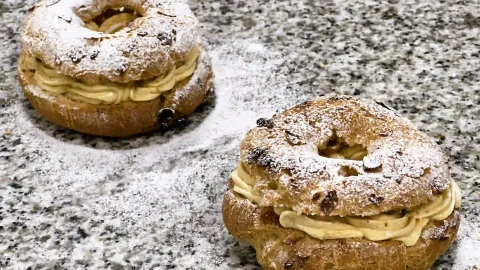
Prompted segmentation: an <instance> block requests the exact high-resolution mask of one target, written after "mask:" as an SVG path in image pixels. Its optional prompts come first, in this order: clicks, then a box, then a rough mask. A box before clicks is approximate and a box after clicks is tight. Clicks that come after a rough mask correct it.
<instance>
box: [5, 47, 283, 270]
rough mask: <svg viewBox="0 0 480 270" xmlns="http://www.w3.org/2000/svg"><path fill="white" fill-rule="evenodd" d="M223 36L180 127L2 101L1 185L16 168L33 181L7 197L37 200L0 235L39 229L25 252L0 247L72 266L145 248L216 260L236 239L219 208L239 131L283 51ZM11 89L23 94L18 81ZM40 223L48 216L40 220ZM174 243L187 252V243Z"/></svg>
mask: <svg viewBox="0 0 480 270" xmlns="http://www.w3.org/2000/svg"><path fill="white" fill-rule="evenodd" d="M223 44H224V45H219V46H216V47H213V48H211V50H210V56H211V58H212V64H213V68H214V70H215V94H214V97H212V98H211V99H210V101H209V104H208V105H207V106H205V107H204V108H203V109H202V110H200V112H198V113H195V114H194V115H193V116H192V117H190V118H189V122H190V123H189V124H188V125H187V126H186V127H184V128H177V129H175V130H173V131H170V132H167V133H165V134H160V133H158V134H154V135H150V136H142V137H138V138H133V139H128V140H108V139H101V138H93V137H89V136H82V135H79V134H77V133H75V132H70V131H67V130H63V129H60V128H58V127H55V126H53V125H51V124H48V123H47V122H46V121H44V120H43V119H42V118H40V117H39V116H38V115H37V114H36V113H35V112H34V111H33V109H32V108H31V107H30V106H29V105H28V103H27V101H26V100H25V99H24V98H20V100H22V102H16V103H15V104H14V105H12V106H10V107H7V112H6V113H7V114H8V115H9V117H11V119H14V120H13V121H7V122H5V123H3V122H2V124H1V125H0V132H1V131H2V130H4V129H10V130H12V132H13V134H15V136H19V138H20V139H21V144H19V145H18V146H17V147H16V149H15V153H14V157H12V159H11V162H8V163H1V162H2V161H0V169H2V170H3V171H4V175H3V176H2V178H5V179H9V180H6V182H2V184H1V188H4V189H6V190H9V192H14V191H15V190H14V189H12V188H11V187H10V185H11V184H12V181H13V180H11V179H22V180H21V182H22V185H23V187H24V188H31V189H32V192H31V193H30V194H28V195H26V196H20V197H16V196H13V195H12V196H10V195H9V196H8V198H10V197H11V199H12V200H14V201H12V203H11V206H10V207H15V208H16V207H18V206H17V205H18V203H19V201H18V200H20V201H22V202H24V205H23V206H22V209H25V210H26V211H33V209H41V210H38V211H39V212H36V213H34V214H29V215H28V216H26V217H22V218H21V220H22V222H24V223H25V224H26V225H27V229H25V230H24V231H22V232H21V233H18V234H15V236H13V235H12V234H6V233H1V232H0V235H2V237H4V242H7V240H8V239H10V238H13V237H15V239H17V240H18V239H23V240H21V241H20V242H19V250H20V249H27V248H32V247H33V246H32V244H29V242H28V241H24V240H25V239H37V240H35V241H37V242H38V241H39V240H38V239H40V238H42V237H45V239H46V238H47V237H48V240H46V242H45V243H43V242H42V243H41V244H40V245H37V246H36V247H35V249H36V250H37V252H35V253H31V252H27V253H23V252H17V251H11V250H6V251H5V252H4V255H3V256H7V257H10V258H12V259H15V260H16V261H17V262H18V266H19V267H20V268H22V267H25V268H26V267H28V266H29V265H30V264H31V263H44V264H43V266H44V267H51V266H53V265H55V264H59V263H61V262H62V260H66V261H67V264H66V265H68V266H70V268H75V266H76V267H79V265H81V264H82V262H89V263H90V264H92V263H93V264H94V266H93V268H97V269H98V268H103V267H105V265H106V264H107V263H110V264H115V265H123V266H126V265H129V264H131V263H134V262H137V263H138V262H143V263H146V265H149V264H148V261H149V260H151V261H153V262H164V261H168V260H171V261H172V263H175V264H177V265H182V267H189V266H191V267H195V265H196V264H197V263H199V262H201V264H202V265H217V266H222V268H223V267H226V265H228V261H226V260H225V259H224V257H223V255H222V254H223V253H224V252H225V250H226V247H227V246H231V245H233V244H234V243H235V241H234V240H233V239H232V238H231V237H230V236H229V235H228V233H227V232H226V230H225V229H224V226H223V221H222V216H221V211H220V206H221V201H222V199H223V194H224V192H225V190H226V182H227V177H228V174H229V173H230V172H231V170H232V169H233V168H234V167H235V165H236V164H237V162H238V154H239V150H238V149H239V143H240V140H241V139H242V138H243V137H244V136H245V133H246V131H247V130H248V129H249V128H251V127H252V126H254V125H255V121H256V119H257V118H259V117H260V116H269V115H272V114H273V113H274V111H275V110H276V109H277V104H276V103H275V102H269V100H270V99H272V95H271V93H272V89H282V85H281V84H282V83H284V81H283V80H282V78H273V77H274V76H275V73H274V71H275V69H277V68H278V67H279V66H280V65H281V63H282V61H283V60H282V57H281V55H280V54H278V53H276V52H273V51H270V50H268V49H267V48H265V47H264V46H263V45H261V44H258V43H255V42H253V41H250V40H246V41H245V42H240V43H239V42H238V41H235V43H233V42H230V41H225V42H224V43H223ZM15 91H17V92H18V93H19V97H22V95H21V94H20V92H21V89H20V88H19V87H18V86H17V88H16V89H15ZM282 91H283V90H279V91H278V94H279V95H283V92H282ZM275 98H278V97H274V98H273V99H275ZM6 201H7V200H5V201H3V203H7V202H6ZM13 202H15V203H13ZM43 209H52V210H51V211H52V214H48V213H47V212H44V211H45V210H43ZM12 217H13V216H12ZM72 219H73V220H75V222H70V220H72ZM1 223H2V224H5V223H8V220H3V221H2V222H1ZM46 224H50V226H49V227H47V228H45V229H38V228H39V227H42V228H43V226H47V225H46ZM35 227H36V228H37V229H34V228H35ZM79 230H81V231H82V232H84V233H85V235H87V236H86V238H85V239H84V240H82V241H81V242H80V243H78V244H77V243H75V244H72V242H71V241H74V240H71V241H70V240H68V237H73V238H74V239H76V237H78V235H79ZM56 231H58V232H59V234H56V233H55V232H56ZM81 234H83V233H81ZM42 239H43V238H42ZM116 239H118V240H119V241H118V242H117V241H115V240H116ZM35 241H34V242H32V243H37V242H35ZM184 246H192V248H190V249H193V250H195V252H193V253H190V252H189V253H185V252H186V251H185V248H184ZM190 249H188V250H190ZM178 253H182V255H178ZM183 253H185V254H183ZM169 254H170V255H169ZM172 254H176V255H172ZM65 258H67V259H65ZM103 258H106V260H103ZM232 260H235V259H232ZM47 261H48V263H47ZM127 261H128V262H127ZM153 262H151V264H150V265H153V266H154V263H153Z"/></svg>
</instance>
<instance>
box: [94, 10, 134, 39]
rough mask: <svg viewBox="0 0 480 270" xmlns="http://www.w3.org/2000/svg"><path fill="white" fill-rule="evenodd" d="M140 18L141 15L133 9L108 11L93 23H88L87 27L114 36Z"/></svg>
mask: <svg viewBox="0 0 480 270" xmlns="http://www.w3.org/2000/svg"><path fill="white" fill-rule="evenodd" d="M139 17H141V15H140V14H139V13H138V12H136V11H135V10H133V9H129V8H119V9H107V10H105V11H104V12H103V13H102V14H100V15H99V16H98V17H96V18H95V19H93V20H92V21H90V22H88V23H86V25H85V27H87V28H88V29H90V30H93V31H97V32H102V33H105V34H114V33H116V32H118V31H120V30H122V29H123V28H125V27H127V26H128V25H129V24H130V23H131V22H133V21H134V20H135V19H137V18H139Z"/></svg>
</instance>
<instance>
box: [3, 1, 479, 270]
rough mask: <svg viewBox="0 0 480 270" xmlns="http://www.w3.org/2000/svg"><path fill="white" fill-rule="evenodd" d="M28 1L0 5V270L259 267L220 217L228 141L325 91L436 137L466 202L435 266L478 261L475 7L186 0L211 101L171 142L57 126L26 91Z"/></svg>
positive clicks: (230, 149) (229, 162)
mask: <svg viewBox="0 0 480 270" xmlns="http://www.w3.org/2000/svg"><path fill="white" fill-rule="evenodd" d="M34 2H35V1H34V0H25V1H22V0H3V1H1V2H0V16H1V20H0V42H1V44H2V47H1V50H0V56H1V59H2V61H1V64H0V268H6V269H105V268H107V269H259V266H258V265H257V264H256V262H255V254H254V251H253V249H252V248H250V247H248V245H246V244H242V243H239V242H237V241H236V240H234V239H233V238H232V237H231V236H230V235H229V234H228V232H227V231H226V230H225V228H224V226H223V223H222V217H221V212H220V211H221V201H222V196H223V193H224V192H225V190H226V183H227V178H228V176H229V173H230V172H231V171H232V169H233V168H234V167H235V165H236V162H237V160H238V146H239V142H240V140H241V139H242V137H243V136H244V135H245V133H246V131H247V130H248V128H250V127H252V126H253V125H254V124H255V120H256V119H257V118H258V117H261V116H270V115H271V114H273V113H275V112H276V111H279V110H283V109H285V108H288V107H290V106H292V105H294V104H297V103H300V102H302V101H305V100H308V99H312V98H315V97H318V96H320V95H325V94H329V93H334V92H336V93H342V94H351V95H356V96H362V97H368V98H372V99H375V100H377V101H381V102H383V103H385V104H387V105H389V106H390V107H392V108H394V109H396V110H398V111H399V112H401V113H402V114H404V115H405V116H406V117H408V118H409V119H411V120H412V121H413V122H414V123H415V124H417V125H418V126H419V128H420V129H421V130H423V131H424V132H426V133H428V134H430V135H431V136H433V137H434V138H435V139H436V141H437V143H438V144H439V145H441V147H442V148H443V150H444V151H445V153H446V154H447V155H448V156H449V157H450V165H451V172H452V175H453V178H454V179H455V180H456V181H457V183H458V184H459V186H460V187H461V189H462V190H463V206H462V223H461V227H460V232H459V236H458V240H457V241H456V243H455V244H454V245H453V246H452V247H451V248H450V250H449V251H448V252H447V253H446V254H445V255H443V256H442V257H441V258H440V259H439V260H438V261H437V263H436V264H435V266H434V267H433V268H434V269H478V268H475V267H478V266H480V251H479V250H480V229H479V225H478V224H480V223H479V222H480V216H479V212H480V206H479V201H480V198H479V196H480V194H479V192H480V191H479V186H480V173H479V169H480V136H479V130H480V84H479V80H480V78H479V74H480V72H479V68H480V57H479V55H480V39H479V37H478V36H479V31H480V4H479V3H478V1H439V0H437V1H398V0H388V1H353V0H352V1H341V0H338V1H334V0H327V1H308V0H304V1H260V0H259V1H253V0H248V1H240V0H235V1H232V0H221V1H213V0H206V1H194V2H192V3H191V7H192V9H193V10H194V12H195V13H196V15H197V16H198V18H199V20H200V21H201V23H202V25H203V27H204V29H205V31H206V37H207V39H208V41H209V46H210V51H211V55H212V58H213V64H214V69H215V73H216V81H215V82H216V89H215V90H216V93H215V96H212V97H211V98H210V100H209V102H208V104H206V105H205V106H203V107H202V108H201V109H200V110H199V111H198V112H196V113H195V114H194V115H193V116H192V117H190V118H189V119H188V120H187V121H186V122H184V123H182V124H179V125H177V126H176V127H175V128H174V129H173V130H171V131H169V132H164V133H161V132H158V133H155V134H151V135H148V136H142V137H137V138H133V139H117V140H114V139H102V138H96V137H92V136H85V135H80V134H77V133H75V132H72V131H68V130H65V129H62V128H59V127H57V126H54V125H52V124H50V123H48V122H46V121H45V120H42V119H41V118H40V117H39V116H38V115H37V114H36V113H35V111H34V110H33V109H32V107H31V106H30V105H29V104H28V102H27V101H26V100H25V98H24V97H23V95H22V93H21V89H20V87H19V85H18V81H17V76H16V71H15V70H16V65H17V57H18V52H19V49H20V44H19V40H20V33H21V28H22V22H23V20H24V18H25V15H26V14H27V9H28V8H29V7H30V6H31V5H32V4H33V3H34Z"/></svg>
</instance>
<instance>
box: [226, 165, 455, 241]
mask: <svg viewBox="0 0 480 270" xmlns="http://www.w3.org/2000/svg"><path fill="white" fill-rule="evenodd" d="M231 178H232V180H233V183H234V186H233V191H234V192H236V193H238V194H241V195H242V196H244V197H245V198H247V199H248V200H250V201H252V202H254V203H256V204H259V203H260V201H261V198H262V197H261V194H259V193H258V191H256V190H255V189H254V186H255V183H256V182H255V180H254V179H253V178H252V177H251V176H250V175H249V174H248V173H247V172H246V170H245V169H244V168H243V166H242V164H240V165H239V166H238V167H237V169H236V170H235V171H234V172H233V173H232V175H231ZM460 206H461V192H460V189H459V187H458V186H457V184H456V183H455V182H454V181H452V184H451V186H450V187H449V188H448V189H447V190H445V192H443V193H442V194H441V195H438V196H437V197H436V199H435V200H434V201H432V202H430V203H427V204H425V205H422V206H420V207H417V208H414V209H410V210H406V211H402V212H394V213H384V214H379V215H375V216H369V217H320V216H307V215H303V214H298V213H296V212H294V211H292V210H291V209H287V208H283V207H275V208H274V210H275V213H276V214H277V215H279V219H280V224H281V225H282V226H283V227H284V228H293V229H297V230H300V231H303V232H305V233H307V234H308V235H310V236H311V237H314V238H317V239H320V240H323V239H342V238H366V239H368V240H372V241H382V240H397V241H401V242H402V243H403V244H405V245H406V246H413V245H415V243H416V242H417V241H418V239H419V238H420V235H421V232H422V230H423V228H424V227H425V226H426V225H427V223H428V222H429V221H430V220H444V219H446V218H447V217H448V216H450V214H451V213H452V212H453V209H454V208H459V207H460Z"/></svg>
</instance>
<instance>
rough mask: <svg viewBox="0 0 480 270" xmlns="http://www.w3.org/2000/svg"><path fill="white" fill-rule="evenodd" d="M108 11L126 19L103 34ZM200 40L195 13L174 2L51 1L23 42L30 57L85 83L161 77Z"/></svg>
mask: <svg viewBox="0 0 480 270" xmlns="http://www.w3.org/2000/svg"><path fill="white" fill-rule="evenodd" d="M107 10H120V11H122V12H123V14H121V15H118V16H116V17H115V18H114V19H111V20H110V21H109V22H108V23H107V21H105V23H107V24H109V25H108V27H103V28H105V29H102V25H101V24H100V23H99V21H98V18H99V17H100V16H101V15H102V14H103V13H104V12H105V11H107ZM124 11H129V12H124ZM102 23H103V22H102ZM125 26H128V27H125ZM107 28H109V29H107ZM200 41H201V39H200V33H199V27H198V21H197V19H196V18H195V16H194V15H193V13H192V11H191V10H190V9H189V8H188V5H187V4H186V3H184V2H183V1H173V0H149V1H144V0H75V1H67V0H47V1H43V2H41V3H39V4H37V5H36V6H35V7H34V8H33V9H32V11H31V14H30V15H29V16H28V18H27V21H26V23H25V30H24V34H23V37H22V43H23V49H24V50H26V51H27V52H28V55H31V56H33V57H35V58H36V59H37V60H38V61H40V62H41V63H42V64H44V65H46V66H48V67H49V68H52V69H54V70H55V71H56V72H58V73H60V74H62V75H65V76H68V77H71V78H73V79H77V80H81V81H82V82H85V83H87V84H95V83H96V84H98V83H104V82H105V81H108V82H113V83H123V84H124V83H129V82H133V81H139V80H148V79H152V78H155V77H157V76H161V75H162V74H165V73H166V72H168V71H169V70H171V69H172V68H173V67H174V66H175V65H177V66H178V63H179V62H183V61H185V59H186V58H187V57H188V56H189V54H190V53H191V51H192V49H193V48H195V47H196V46H197V47H198V46H200V47H201V44H200V43H201V42H200Z"/></svg>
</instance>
